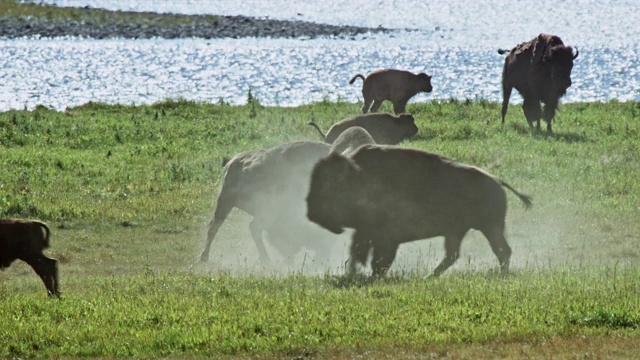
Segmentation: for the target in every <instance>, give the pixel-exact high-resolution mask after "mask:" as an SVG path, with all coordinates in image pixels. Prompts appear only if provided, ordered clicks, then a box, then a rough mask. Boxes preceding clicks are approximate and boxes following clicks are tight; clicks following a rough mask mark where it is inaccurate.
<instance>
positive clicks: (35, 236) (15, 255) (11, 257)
mask: <svg viewBox="0 0 640 360" xmlns="http://www.w3.org/2000/svg"><path fill="white" fill-rule="evenodd" d="M43 231H44V233H43ZM49 235H50V231H49V227H48V226H47V224H45V223H43V222H41V221H36V220H23V219H0V269H4V268H6V267H9V265H11V263H12V262H14V261H15V260H17V259H20V260H22V261H24V262H26V263H27V264H29V265H30V266H31V267H32V268H33V270H35V272H36V274H38V276H40V279H42V282H44V286H45V287H46V288H47V292H48V293H49V295H54V296H58V297H59V296H60V292H59V291H58V261H57V260H55V259H52V258H49V257H47V256H46V255H44V254H43V252H42V251H43V250H44V249H46V248H48V247H49Z"/></svg>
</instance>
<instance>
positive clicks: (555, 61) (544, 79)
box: [498, 34, 578, 132]
mask: <svg viewBox="0 0 640 360" xmlns="http://www.w3.org/2000/svg"><path fill="white" fill-rule="evenodd" d="M507 52H509V55H507V57H506V58H505V60H504V69H503V70H502V96H503V99H502V123H503V124H504V117H505V115H506V114H507V107H508V106H509V98H510V97H511V91H512V90H513V88H516V90H518V92H519V93H520V95H522V98H523V100H524V103H523V104H522V109H523V110H524V115H525V117H526V118H527V122H528V123H529V126H530V127H531V128H533V122H534V121H535V122H537V128H538V130H540V117H542V118H543V119H544V121H546V122H547V131H549V132H551V120H553V117H554V116H555V112H556V109H557V107H558V101H559V100H560V98H561V97H562V96H563V95H564V94H565V93H566V92H567V88H569V87H570V86H571V69H572V68H573V60H575V59H576V58H577V57H578V50H577V49H576V53H575V54H574V53H573V49H572V48H571V46H565V45H564V44H563V43H562V40H560V38H559V37H557V36H555V35H548V34H540V35H538V37H536V38H535V39H533V40H531V41H527V42H525V43H522V44H519V45H518V46H516V47H514V48H513V49H511V51H508V50H502V49H500V50H498V53H500V54H504V53H507ZM540 102H542V103H544V110H542V109H541V106H540Z"/></svg>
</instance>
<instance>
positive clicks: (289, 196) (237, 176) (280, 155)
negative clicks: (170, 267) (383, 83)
mask: <svg viewBox="0 0 640 360" xmlns="http://www.w3.org/2000/svg"><path fill="white" fill-rule="evenodd" d="M329 151H330V147H329V145H327V144H324V143H320V142H312V141H297V142H292V143H286V144H282V145H279V146H276V147H274V148H271V149H266V150H256V151H249V152H244V153H241V154H238V155H236V156H235V157H233V158H232V159H231V160H229V161H228V162H227V163H226V165H225V168H224V171H223V175H222V186H221V189H220V194H219V195H218V201H217V204H216V209H215V213H214V216H213V219H212V220H211V223H210V225H209V231H208V234H207V240H206V242H205V247H204V250H203V252H202V254H201V255H200V260H201V261H203V262H204V261H208V259H209V252H210V248H211V243H212V241H213V239H214V238H215V236H216V234H217V232H218V230H219V229H220V227H221V226H222V223H223V222H224V221H225V219H226V218H227V216H228V215H229V212H230V211H231V210H232V209H233V208H234V207H237V208H239V209H241V210H244V211H245V212H247V213H248V214H250V215H252V216H253V220H252V221H251V223H250V224H249V229H250V231H251V237H252V239H253V241H254V242H255V245H256V247H257V248H258V252H259V255H260V260H261V261H263V262H269V261H270V258H269V255H268V254H267V252H266V249H265V246H264V242H263V238H262V236H263V233H266V235H267V236H268V238H269V240H270V243H271V244H272V245H273V246H274V247H275V248H276V250H278V251H279V252H280V253H281V254H282V255H284V256H292V255H295V254H296V253H297V252H298V251H300V250H301V249H302V248H303V247H307V248H310V249H313V250H314V251H315V252H316V255H320V256H327V257H328V250H329V248H330V245H329V244H330V240H327V239H326V238H335V237H334V236H332V234H330V233H329V232H327V231H326V230H324V229H322V228H321V227H319V226H317V225H316V224H313V223H311V222H310V221H309V220H308V219H306V217H305V203H304V197H305V195H306V191H307V189H308V187H309V178H310V175H311V169H312V168H313V165H314V164H315V163H316V161H317V160H319V159H320V158H322V157H324V156H326V155H327V154H328V153H329Z"/></svg>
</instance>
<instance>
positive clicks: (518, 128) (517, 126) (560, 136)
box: [510, 122, 590, 143]
mask: <svg viewBox="0 0 640 360" xmlns="http://www.w3.org/2000/svg"><path fill="white" fill-rule="evenodd" d="M510 128H511V129H512V130H514V131H515V132H516V133H518V134H520V135H533V137H534V138H536V139H553V140H556V141H562V142H566V143H578V142H580V143H584V142H589V141H590V140H589V138H587V137H586V136H585V135H584V134H578V133H575V132H551V133H550V132H548V131H547V130H543V129H540V130H538V129H536V128H533V129H531V128H530V127H529V126H527V125H525V124H521V123H515V122H514V123H511V124H510Z"/></svg>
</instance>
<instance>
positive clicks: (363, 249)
mask: <svg viewBox="0 0 640 360" xmlns="http://www.w3.org/2000/svg"><path fill="white" fill-rule="evenodd" d="M503 186H504V187H506V188H507V189H509V190H511V191H513V192H514V193H515V194H516V195H517V196H518V197H519V198H520V199H521V200H522V201H523V202H524V204H525V205H526V207H527V208H528V207H529V206H531V199H530V198H529V197H528V196H527V195H523V194H521V193H519V192H517V191H516V190H515V189H513V188H512V187H511V186H509V185H508V184H507V183H505V182H503V181H502V180H500V179H498V178H496V177H495V176H493V175H491V174H489V173H487V172H485V171H483V170H481V169H479V168H476V167H473V166H470V165H465V164H461V163H457V162H454V161H452V160H449V159H446V158H443V157H441V156H438V155H436V154H432V153H428V152H424V151H419V150H414V149H406V148H400V147H391V146H379V145H364V146H361V147H360V148H358V149H357V150H356V151H355V152H354V153H352V154H350V155H348V156H343V155H340V154H336V153H332V154H330V155H328V156H327V157H326V158H323V159H321V160H320V161H319V162H318V163H317V164H316V165H315V166H314V168H313V172H312V175H311V185H310V188H309V193H308V195H307V216H308V218H309V219H310V220H311V221H313V222H315V223H317V224H319V225H320V226H322V227H324V228H326V229H328V230H329V231H331V232H333V233H336V234H340V233H342V232H343V229H344V228H345V227H346V228H353V229H355V232H354V234H353V238H352V243H351V247H350V254H351V259H350V266H349V271H350V272H354V271H355V270H356V265H357V263H360V264H363V265H365V264H366V262H367V257H368V255H369V251H370V250H373V254H372V260H371V267H372V269H373V274H374V275H375V276H381V275H384V274H385V273H386V271H387V270H388V269H389V267H390V266H391V264H392V262H393V260H394V258H395V256H396V252H397V250H398V247H399V245H400V244H402V243H405V242H409V241H414V240H418V239H426V238H431V237H434V236H444V237H445V249H446V256H445V258H444V259H443V260H442V261H441V262H440V264H439V265H438V266H437V267H436V269H435V270H434V271H433V276H439V275H440V274H441V273H442V272H444V271H445V270H446V269H447V268H449V267H450V266H451V265H452V264H453V263H454V262H455V261H456V260H457V259H458V257H459V255H460V244H461V242H462V239H463V237H464V235H465V234H466V233H467V231H468V230H469V229H477V230H480V231H481V232H482V233H483V234H484V235H485V237H486V238H487V239H488V240H489V243H490V244H491V248H492V249H493V252H494V253H495V254H496V256H497V257H498V260H499V262H500V267H501V269H502V271H504V272H506V271H507V270H508V268H509V259H510V257H511V248H510V247H509V245H508V244H507V240H506V239H505V236H504V230H505V216H506V212H507V198H506V194H505V191H504V190H503V189H502V187H503Z"/></svg>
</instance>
